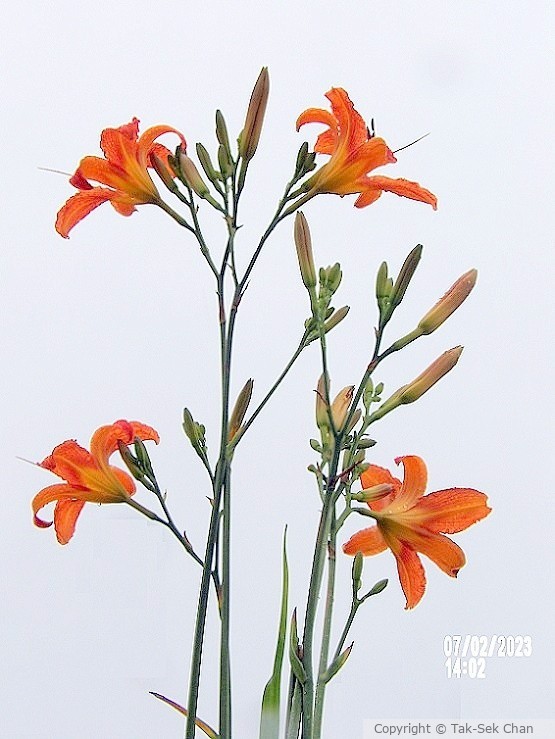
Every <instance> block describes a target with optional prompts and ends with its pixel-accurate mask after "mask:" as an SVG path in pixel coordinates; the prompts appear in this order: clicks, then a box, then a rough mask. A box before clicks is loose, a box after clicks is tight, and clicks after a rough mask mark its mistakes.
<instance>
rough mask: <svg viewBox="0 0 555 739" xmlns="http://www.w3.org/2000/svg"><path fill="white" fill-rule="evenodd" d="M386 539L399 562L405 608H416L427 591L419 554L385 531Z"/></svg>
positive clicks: (398, 569) (398, 568)
mask: <svg viewBox="0 0 555 739" xmlns="http://www.w3.org/2000/svg"><path fill="white" fill-rule="evenodd" d="M384 538H385V541H386V542H387V545H388V546H389V548H390V549H391V551H392V552H393V554H394V556H395V560H396V562H397V572H398V573H399V580H400V581H401V587H402V588H403V593H404V594H405V597H406V599H407V602H406V605H405V608H407V609H409V608H414V607H415V606H416V605H418V603H420V601H421V600H422V596H423V595H424V591H425V590H426V573H425V572H424V567H423V566H422V562H421V561H420V557H419V556H418V554H417V553H416V552H415V551H414V549H412V548H411V547H410V546H407V545H406V544H404V543H403V542H402V541H400V540H399V539H397V538H396V536H395V535H393V534H392V532H391V531H386V530H384Z"/></svg>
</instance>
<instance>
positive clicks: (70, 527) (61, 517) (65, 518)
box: [54, 500, 85, 544]
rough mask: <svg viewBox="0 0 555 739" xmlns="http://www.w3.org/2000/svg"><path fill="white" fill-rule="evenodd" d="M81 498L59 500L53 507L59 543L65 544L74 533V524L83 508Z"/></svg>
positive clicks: (83, 503) (83, 502)
mask: <svg viewBox="0 0 555 739" xmlns="http://www.w3.org/2000/svg"><path fill="white" fill-rule="evenodd" d="M84 505H85V501H83V500H59V501H58V502H57V503H56V508H55V509H54V528H55V529H56V538H57V539H58V541H59V542H60V544H67V543H68V541H69V540H70V539H71V537H72V536H73V534H74V533H75V525H76V523H77V519H78V518H79V514H80V513H81V511H82V510H83V506H84Z"/></svg>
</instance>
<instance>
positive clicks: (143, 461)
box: [133, 437, 154, 477]
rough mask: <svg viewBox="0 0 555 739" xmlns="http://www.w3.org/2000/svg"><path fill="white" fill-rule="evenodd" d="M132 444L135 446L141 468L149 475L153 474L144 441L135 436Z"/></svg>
mask: <svg viewBox="0 0 555 739" xmlns="http://www.w3.org/2000/svg"><path fill="white" fill-rule="evenodd" d="M133 446H134V448H135V455H136V457H137V461H138V462H139V464H140V466H141V468H142V469H143V470H144V471H145V472H146V474H147V475H148V476H149V477H150V476H153V475H154V470H153V469H152V462H151V461H150V457H149V455H148V451H147V448H146V446H145V443H144V441H143V440H142V439H139V437H136V438H135V441H134V444H133Z"/></svg>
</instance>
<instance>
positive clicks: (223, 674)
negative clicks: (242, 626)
mask: <svg viewBox="0 0 555 739" xmlns="http://www.w3.org/2000/svg"><path fill="white" fill-rule="evenodd" d="M230 472H231V470H230V468H229V465H227V466H226V475H225V477H224V489H223V519H222V529H223V531H222V610H221V614H222V624H221V646H220V734H219V735H220V737H222V739H224V737H225V738H227V737H231V665H230V590H231V587H230V586H231V581H230V575H231V567H230V544H231V520H230V516H231V480H230Z"/></svg>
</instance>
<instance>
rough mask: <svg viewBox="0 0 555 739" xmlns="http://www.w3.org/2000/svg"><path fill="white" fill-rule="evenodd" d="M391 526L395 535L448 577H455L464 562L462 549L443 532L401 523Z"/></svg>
mask: <svg viewBox="0 0 555 739" xmlns="http://www.w3.org/2000/svg"><path fill="white" fill-rule="evenodd" d="M391 528H392V529H393V531H394V536H395V537H397V538H398V539H400V540H401V541H402V542H403V543H405V544H407V546H409V547H412V548H413V549H416V551H417V552H420V553H421V554H424V555H425V556H426V557H428V559H431V560H432V562H435V564H436V565H437V566H438V567H439V568H440V569H441V570H443V572H445V573H446V574H447V575H449V576H450V577H457V574H458V572H459V570H460V569H461V567H464V565H465V564H466V557H465V556H464V552H463V550H462V549H461V548H460V547H459V546H458V545H457V544H455V542H454V541H451V539H448V538H447V537H446V536H443V534H433V533H431V532H430V531H428V530H427V529H424V528H413V527H411V526H403V525H401V524H399V525H398V524H395V525H394V526H393V525H392V527H391Z"/></svg>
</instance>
